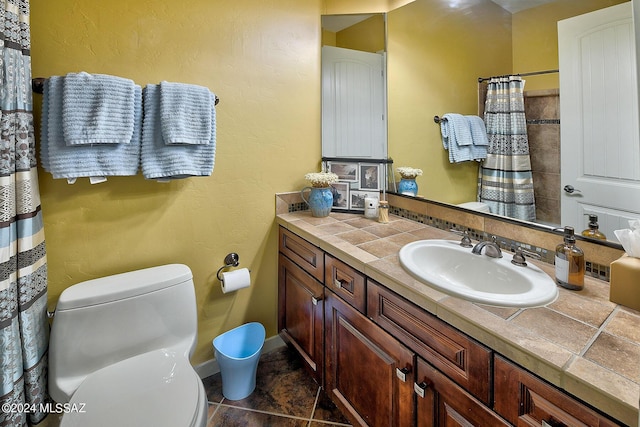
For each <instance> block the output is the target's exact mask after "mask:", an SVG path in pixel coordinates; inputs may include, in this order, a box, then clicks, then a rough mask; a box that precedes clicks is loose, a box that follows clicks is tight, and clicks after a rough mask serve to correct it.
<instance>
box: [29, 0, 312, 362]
mask: <svg viewBox="0 0 640 427" xmlns="http://www.w3.org/2000/svg"><path fill="white" fill-rule="evenodd" d="M321 9H322V7H321V0H304V1H299V0H278V1H263V0H234V1H230V2H226V1H210V0H193V1H189V2H175V1H174V2H168V1H161V0H144V1H143V0H140V1H131V0H110V1H94V0H56V1H50V0H32V1H31V28H32V52H31V53H32V61H33V64H32V69H33V75H34V76H43V77H47V76H51V75H63V74H65V73H68V72H77V71H82V70H84V71H87V72H91V73H105V74H112V75H118V76H122V77H127V78H131V79H133V80H134V81H135V82H136V83H138V84H140V85H141V86H144V85H146V84H148V83H158V82H160V81H161V80H167V81H175V82H185V83H193V84H199V85H204V86H207V87H209V88H210V89H211V90H212V91H213V92H215V93H216V94H217V95H218V96H219V97H220V99H221V102H220V104H219V105H218V108H217V153H216V162H215V169H214V172H213V175H212V176H211V177H205V178H189V179H185V180H181V181H175V182H171V183H169V184H159V183H156V182H150V181H146V180H145V179H143V178H142V176H141V175H138V176H136V177H126V178H125V177H120V178H109V180H108V182H106V183H103V184H98V185H93V186H92V185H89V183H88V182H87V181H86V180H80V182H78V183H76V184H75V185H68V184H67V183H66V182H65V181H63V180H53V179H52V177H51V175H49V174H48V173H45V172H44V171H40V192H41V196H42V210H43V215H44V220H45V233H46V239H47V255H48V263H49V264H48V266H49V298H50V305H51V306H53V305H54V304H55V301H56V300H57V298H58V296H59V294H60V292H62V290H63V289H65V288H66V287H68V286H70V285H72V284H74V283H77V282H80V281H83V280H86V279H91V278H95V277H100V276H104V275H108V274H113V273H118V272H122V271H126V270H130V269H138V268H143V267H149V266H153V265H159V264H164V263H184V264H187V265H188V266H189V267H191V269H192V271H193V274H194V281H195V285H196V295H197V302H198V318H199V341H198V346H197V349H196V354H195V355H194V358H193V362H194V363H196V364H197V363H200V362H203V361H205V360H208V359H211V358H212V357H213V353H212V348H211V340H212V339H213V338H214V337H215V336H216V335H218V334H219V333H221V332H224V331H226V330H228V329H230V328H232V327H235V326H237V325H239V324H241V323H244V322H247V321H259V322H262V323H263V324H264V325H265V326H266V328H267V336H273V335H275V334H276V333H277V331H276V328H277V325H276V312H277V249H276V248H277V228H276V226H275V225H274V214H275V207H274V206H275V202H274V195H275V193H276V192H282V191H293V190H298V189H300V188H302V187H303V186H304V185H305V184H306V183H305V181H304V174H305V173H307V172H311V171H317V170H319V161H320V50H319V49H320V39H319V38H320V14H321ZM35 98H36V100H35V101H36V103H37V105H36V108H35V110H36V111H35V114H36V121H37V123H39V117H40V108H39V106H40V102H41V99H40V96H38V95H36V96H35ZM37 131H39V130H38V129H37ZM228 252H237V253H238V254H239V255H240V266H241V267H248V268H250V269H251V271H252V287H251V288H250V289H245V290H241V291H239V292H235V293H232V294H222V292H221V291H220V285H219V283H218V282H217V280H216V278H215V273H216V270H217V269H218V268H219V267H220V266H221V265H222V262H223V259H224V257H225V255H226V254H227V253H228Z"/></svg>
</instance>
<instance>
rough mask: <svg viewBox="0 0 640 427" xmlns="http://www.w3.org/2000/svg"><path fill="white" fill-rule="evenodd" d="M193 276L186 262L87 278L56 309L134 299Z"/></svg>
mask: <svg viewBox="0 0 640 427" xmlns="http://www.w3.org/2000/svg"><path fill="white" fill-rule="evenodd" d="M192 279H193V274H192V273H191V269H189V267H187V266H186V265H184V264H168V265H161V266H158V267H151V268H145V269H142V270H135V271H129V272H127V273H120V274H115V275H112V276H106V277H100V278H98V279H93V280H87V281H85V282H81V283H78V284H76V285H73V286H70V287H69V288H67V289H65V290H64V291H63V292H62V294H60V298H59V299H58V303H57V305H56V311H60V310H70V309H74V308H81V307H87V306H91V305H97V304H104V303H108V302H113V301H118V300H122V299H126V298H131V297H134V296H139V295H143V294H146V293H149V292H153V291H157V290H159V289H164V288H168V287H170V286H173V285H177V284H179V283H183V282H185V281H188V280H192Z"/></svg>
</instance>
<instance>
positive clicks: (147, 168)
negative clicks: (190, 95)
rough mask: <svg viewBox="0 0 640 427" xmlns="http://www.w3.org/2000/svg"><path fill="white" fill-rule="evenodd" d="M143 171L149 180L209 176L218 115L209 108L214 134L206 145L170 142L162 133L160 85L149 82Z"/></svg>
mask: <svg viewBox="0 0 640 427" xmlns="http://www.w3.org/2000/svg"><path fill="white" fill-rule="evenodd" d="M143 103H144V118H143V121H142V149H141V164H142V174H143V175H144V177H145V178H147V179H178V178H186V177H189V176H209V175H211V172H212V171H213V166H214V160H215V154H216V126H215V125H216V115H215V109H214V108H211V110H210V111H209V114H210V117H209V119H210V121H211V124H212V126H211V133H210V135H209V139H208V141H209V142H208V143H207V144H196V145H184V144H183V145H180V144H176V145H167V144H165V142H164V138H163V136H162V119H161V116H160V85H147V86H146V87H145V88H144V91H143Z"/></svg>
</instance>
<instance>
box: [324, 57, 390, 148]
mask: <svg viewBox="0 0 640 427" xmlns="http://www.w3.org/2000/svg"><path fill="white" fill-rule="evenodd" d="M383 65H384V56H383V55H382V54H377V53H369V52H362V51H358V50H351V49H343V48H339V47H332V46H323V47H322V155H323V156H324V157H344V158H362V159H386V157H387V126H386V117H385V107H384V106H385V79H384V73H383V70H384V67H383Z"/></svg>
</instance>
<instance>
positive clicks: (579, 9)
mask: <svg viewBox="0 0 640 427" xmlns="http://www.w3.org/2000/svg"><path fill="white" fill-rule="evenodd" d="M627 1H628V0H558V1H556V2H554V3H551V4H545V5H542V6H538V7H535V8H532V9H527V10H524V11H522V12H518V13H515V14H513V72H514V73H527V72H535V71H541V70H554V69H558V21H560V20H562V19H567V18H570V17H572V16H577V15H581V14H584V13H588V12H593V11H594V10H598V9H602V8H605V7H609V6H614V5H616V4H620V3H626V2H627ZM525 79H526V81H527V83H526V87H525V90H541V89H550V88H558V87H559V80H558V79H559V75H558V74H557V73H555V74H548V75H539V76H527V77H526V78H525Z"/></svg>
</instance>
